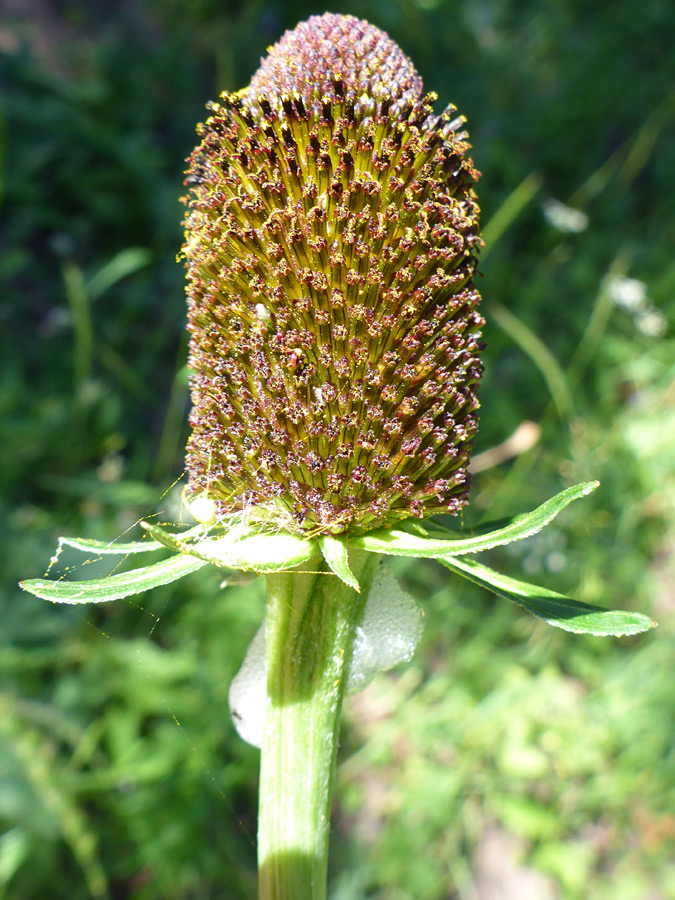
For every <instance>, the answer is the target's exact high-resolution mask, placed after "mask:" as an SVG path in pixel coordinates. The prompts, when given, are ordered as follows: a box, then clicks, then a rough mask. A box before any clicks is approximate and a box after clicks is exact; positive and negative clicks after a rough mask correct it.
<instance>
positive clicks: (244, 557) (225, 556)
mask: <svg viewBox="0 0 675 900" xmlns="http://www.w3.org/2000/svg"><path fill="white" fill-rule="evenodd" d="M180 546H181V550H182V552H183V553H189V554H191V555H193V556H196V557H197V559H202V560H204V562H209V563H213V565H215V566H224V567H225V568H228V569H242V570H243V571H244V572H259V573H261V574H263V573H269V572H285V571H287V570H288V569H294V568H295V567H296V566H299V565H302V563H305V562H308V561H309V560H310V559H313V558H315V557H316V556H317V555H318V551H319V548H318V546H317V542H316V541H313V540H311V541H310V540H306V539H305V538H301V537H298V536H297V535H294V534H290V533H289V532H286V531H280V532H278V533H277V534H262V533H260V532H254V531H251V530H250V529H247V528H244V529H242V530H239V529H233V530H232V531H231V532H228V533H227V534H226V535H224V536H223V537H219V538H209V539H207V540H203V541H198V542H197V543H195V544H186V543H183V542H182V541H181V543H180Z"/></svg>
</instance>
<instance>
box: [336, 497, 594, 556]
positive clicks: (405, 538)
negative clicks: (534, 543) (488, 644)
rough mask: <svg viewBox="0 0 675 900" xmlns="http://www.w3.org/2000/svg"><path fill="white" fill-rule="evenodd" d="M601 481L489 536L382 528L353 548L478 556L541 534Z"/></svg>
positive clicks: (397, 553) (554, 500)
mask: <svg viewBox="0 0 675 900" xmlns="http://www.w3.org/2000/svg"><path fill="white" fill-rule="evenodd" d="M598 484H599V482H597V481H587V482H585V483H583V484H577V485H575V486H574V487H570V488H567V489H566V490H564V491H561V493H559V494H556V496H555V497H551V499H550V500H547V501H546V502H545V503H542V504H541V506H538V507H537V509H535V510H533V511H532V512H529V513H525V514H524V515H522V516H516V518H515V519H512V520H511V521H510V522H509V524H508V525H506V526H504V527H502V528H498V529H497V530H496V531H492V532H489V533H488V534H481V535H477V536H475V537H470V538H454V537H450V538H449V537H442V536H441V534H439V533H434V532H431V531H430V532H429V536H428V537H419V536H417V535H414V534H410V533H409V532H407V531H403V530H402V529H400V528H392V529H391V530H387V529H386V528H380V529H378V530H376V531H370V532H369V533H368V534H363V535H359V536H357V537H353V538H350V540H349V546H350V547H356V548H358V549H359V550H368V551H369V552H371V553H387V554H389V555H390V556H414V557H417V558H418V559H419V558H430V559H438V560H440V561H442V560H444V559H452V558H453V557H455V556H463V555H465V554H467V553H478V552H479V551H481V550H489V549H490V548H492V547H498V546H500V545H501V544H510V543H511V542H512V541H521V540H522V539H523V538H527V537H531V535H533V534H536V533H537V532H538V531H541V529H542V528H544V527H545V526H546V525H548V524H549V522H552V521H553V519H555V517H556V516H557V515H558V513H560V512H562V510H563V509H565V507H566V506H569V504H570V503H572V502H573V501H574V500H578V499H579V497H585V496H586V494H590V493H591V491H594V490H595V489H596V488H597V487H598Z"/></svg>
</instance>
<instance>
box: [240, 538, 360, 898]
mask: <svg viewBox="0 0 675 900" xmlns="http://www.w3.org/2000/svg"><path fill="white" fill-rule="evenodd" d="M377 561H378V557H377V556H376V555H375V554H372V553H363V552H354V553H353V554H350V564H351V567H352V570H353V572H354V574H355V575H356V577H357V578H358V579H359V582H360V584H361V588H362V591H361V593H360V594H359V593H357V592H356V591H354V590H352V589H351V588H349V587H348V586H347V585H346V584H344V583H343V582H342V581H340V580H339V579H338V578H336V577H335V576H334V575H333V574H331V573H330V572H329V570H328V569H327V566H326V564H325V563H324V562H323V561H321V562H319V561H318V560H317V563H316V565H315V566H313V568H315V569H316V570H317V571H315V572H312V573H309V572H300V571H292V572H282V573H277V574H274V575H268V576H267V625H266V633H265V635H266V636H265V640H266V654H267V702H268V705H267V709H266V713H265V731H264V737H263V745H262V757H261V763H260V814H259V825H258V863H259V888H260V892H259V900H325V897H326V873H327V857H328V833H329V827H330V804H331V796H332V790H333V776H334V769H335V755H336V751H337V744H338V736H339V730H340V714H341V711H342V698H343V696H344V691H345V686H346V681H347V674H348V671H349V662H350V660H351V653H352V647H353V643H354V634H355V631H356V626H357V625H358V623H359V621H360V618H361V616H362V614H363V606H364V603H365V598H366V596H367V594H368V589H369V587H370V582H371V580H372V577H373V573H374V571H375V568H376V566H377Z"/></svg>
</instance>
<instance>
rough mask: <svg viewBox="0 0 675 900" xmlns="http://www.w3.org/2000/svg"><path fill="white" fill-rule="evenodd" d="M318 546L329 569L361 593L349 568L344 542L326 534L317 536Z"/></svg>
mask: <svg viewBox="0 0 675 900" xmlns="http://www.w3.org/2000/svg"><path fill="white" fill-rule="evenodd" d="M319 546H320V547H321V552H322V553H323V558H324V559H325V560H326V562H327V563H328V565H329V566H330V568H331V571H332V572H333V573H334V574H335V575H337V577H338V578H339V579H341V580H342V581H344V583H345V584H348V585H349V587H351V588H354V590H355V591H358V592H359V593H361V585H360V584H359V582H358V581H357V579H356V576H355V575H354V573H353V572H352V570H351V569H350V568H349V558H348V554H347V544H346V542H345V541H343V540H340V538H336V537H333V536H332V535H329V534H326V535H323V536H322V537H320V538H319Z"/></svg>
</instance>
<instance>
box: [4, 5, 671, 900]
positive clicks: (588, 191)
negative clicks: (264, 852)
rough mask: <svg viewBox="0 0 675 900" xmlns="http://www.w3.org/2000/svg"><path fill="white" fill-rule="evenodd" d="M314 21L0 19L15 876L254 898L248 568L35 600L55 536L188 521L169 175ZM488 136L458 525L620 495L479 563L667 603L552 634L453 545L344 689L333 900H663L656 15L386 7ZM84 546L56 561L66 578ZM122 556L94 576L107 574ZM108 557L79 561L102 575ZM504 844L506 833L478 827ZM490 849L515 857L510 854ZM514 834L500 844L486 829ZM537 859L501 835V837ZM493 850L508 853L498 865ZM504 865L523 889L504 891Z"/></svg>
mask: <svg viewBox="0 0 675 900" xmlns="http://www.w3.org/2000/svg"><path fill="white" fill-rule="evenodd" d="M322 11H323V9H322V8H320V7H315V6H311V5H308V4H306V3H300V2H295V3H293V2H291V3H285V4H280V3H278V2H276V3H275V2H270V3H264V4H263V3H262V2H260V0H235V2H232V0H230V2H223V0H218V2H216V0H190V2H185V0H180V2H179V0H136V2H132V0H127V2H120V3H109V2H104V3H97V4H86V3H84V2H83V0H62V2H59V3H56V2H50V0H30V2H28V0H26V2H25V3H23V4H17V3H8V4H6V12H5V13H4V14H3V20H2V24H1V25H0V92H1V93H0V209H1V212H2V225H1V231H0V316H2V322H3V326H4V327H3V329H2V335H3V374H2V379H1V380H0V416H1V418H0V429H1V431H0V485H1V490H0V512H1V513H2V516H1V519H0V521H1V522H2V525H1V526H0V528H1V529H2V531H1V534H2V540H3V546H4V548H5V552H4V554H3V558H2V561H1V562H0V567H1V572H2V583H3V594H2V597H0V603H1V604H2V626H3V627H2V632H1V635H0V672H1V675H2V679H1V683H2V688H1V689H0V825H1V826H2V830H3V832H4V833H3V834H2V836H1V837H0V894H1V895H2V896H4V897H7V898H8V900H25V898H32V897H43V896H49V897H50V898H54V900H59V898H64V900H65V898H69V900H78V898H83V900H84V898H89V897H93V898H113V897H114V898H133V900H160V898H162V900H184V898H195V900H197V898H200V900H201V898H210V897H213V898H216V897H219V898H220V897H223V896H226V897H228V898H233V900H237V898H246V897H251V896H254V894H255V841H254V838H255V827H256V826H255V816H256V793H255V792H256V777H257V776H256V768H257V752H256V751H254V750H252V749H251V748H249V747H247V746H244V745H243V744H242V743H241V742H240V741H239V740H238V739H237V738H236V736H235V734H234V730H233V728H232V726H231V724H230V721H229V716H228V713H227V704H226V700H227V697H226V695H227V688H228V685H229V681H230V680H231V678H232V675H233V674H234V672H235V671H236V668H237V666H238V664H239V662H240V661H241V659H242V657H243V654H244V651H245V647H246V643H247V641H248V639H249V638H250V636H251V635H252V634H253V632H254V631H255V629H256V626H257V623H258V621H259V618H260V615H261V610H262V587H261V584H260V583H256V584H255V585H253V586H252V587H251V588H249V589H246V590H244V589H241V588H230V589H228V590H226V591H222V590H220V586H219V579H218V576H217V574H216V573H215V572H200V573H198V574H196V575H193V576H190V577H189V578H188V579H186V580H185V581H184V582H180V583H178V585H176V586H170V587H166V588H164V589H162V590H158V591H156V592H154V593H152V594H151V595H147V596H145V597H143V598H142V600H141V603H123V602H121V603H117V604H111V605H109V606H105V607H102V608H100V609H84V610H78V609H68V608H55V607H51V606H49V605H48V604H45V603H41V602H40V601H38V600H36V599H35V598H33V597H30V596H28V595H21V594H20V593H19V591H18V589H17V588H16V587H15V583H16V581H17V580H18V579H19V578H21V577H32V576H38V575H41V574H42V573H43V571H44V568H45V566H46V562H47V560H48V559H49V558H50V554H51V553H52V552H53V549H54V547H55V546H56V538H57V536H58V534H59V533H62V532H67V533H70V534H82V535H85V536H87V537H91V538H101V539H103V538H105V539H111V538H114V537H116V536H118V535H120V534H121V533H122V532H124V531H126V530H127V529H128V528H130V527H131V526H133V524H134V523H135V522H136V521H137V520H138V518H139V517H140V516H146V515H148V514H151V513H152V511H153V509H154V510H160V511H161V512H160V516H161V517H163V518H164V519H166V520H169V521H178V519H179V516H180V482H179V483H178V484H177V485H175V486H174V487H173V488H172V487H171V486H172V485H173V484H174V481H175V479H177V478H179V476H180V474H181V467H182V446H183V444H184V440H185V436H186V425H185V411H186V396H187V376H186V372H185V368H184V362H185V340H184V337H183V335H184V330H183V323H184V305H183V300H182V273H181V270H180V266H178V265H176V263H175V255H176V252H177V251H178V249H179V246H180V241H181V236H180V219H181V208H180V206H179V204H178V202H177V198H178V196H179V195H180V193H181V190H182V188H181V180H182V177H181V172H182V168H183V159H184V158H185V156H186V155H187V154H188V152H189V150H190V149H191V146H192V144H193V142H194V125H195V123H196V122H197V121H198V120H199V119H200V118H202V116H203V106H204V103H205V101H206V100H207V99H209V98H213V97H215V96H216V95H217V93H218V92H219V91H220V90H222V89H224V88H237V87H240V86H242V85H244V84H245V83H246V82H247V81H248V79H249V78H250V75H251V74H252V72H253V70H254V69H255V67H256V65H257V60H258V59H259V57H260V56H261V55H262V54H263V53H264V51H265V48H266V46H267V45H269V44H270V43H272V42H273V41H274V40H276V39H277V38H278V37H279V36H280V34H281V32H282V31H283V30H284V29H285V28H289V27H293V25H294V24H295V23H296V22H297V21H298V20H300V19H303V18H306V17H307V15H309V14H311V13H315V12H322ZM340 11H342V12H350V13H354V14H356V15H360V16H365V17H367V18H369V19H370V20H371V21H373V22H374V23H375V24H377V25H379V26H380V27H383V28H385V29H386V30H388V31H389V33H390V34H391V36H392V37H393V38H394V39H395V40H397V41H398V42H399V43H400V44H401V45H402V46H403V47H404V49H405V50H406V51H407V52H408V53H409V54H410V55H411V57H412V58H413V59H414V61H415V63H416V64H417V66H418V67H419V69H420V71H421V73H422V75H423V76H424V79H425V84H426V85H427V86H428V87H429V88H430V89H436V90H437V91H438V93H439V94H440V98H441V102H444V103H445V102H449V101H452V102H454V103H456V104H457V106H458V107H459V109H460V110H461V112H463V113H465V114H466V115H467V117H468V119H469V126H470V131H471V136H472V141H473V144H474V147H475V160H476V163H477V165H478V167H479V169H481V170H482V171H483V173H484V174H483V178H482V180H481V182H480V185H479V187H480V197H481V203H482V208H483V210H484V221H485V223H486V237H487V239H488V246H487V248H486V254H485V256H484V261H483V263H482V266H481V269H482V272H483V274H484V278H483V279H482V288H483V291H484V294H485V307H484V308H485V312H486V316H487V318H488V325H487V328H486V336H487V339H488V343H489V347H488V351H487V354H486V363H487V373H486V376H485V381H484V387H483V389H482V402H483V416H482V423H481V432H480V438H479V443H478V447H477V450H478V451H483V450H486V449H488V448H490V447H493V446H494V445H496V444H499V443H500V442H501V441H503V440H504V439H505V438H506V437H508V435H509V434H511V433H512V432H513V431H514V429H515V428H516V427H517V426H518V425H519V424H521V423H522V422H524V421H533V422H536V423H537V424H538V426H539V427H540V429H541V438H540V441H539V443H538V444H537V445H536V446H535V447H533V448H532V449H530V450H529V451H527V452H524V453H522V454H521V455H520V456H519V457H518V459H516V460H515V461H513V462H506V463H503V464H501V465H498V466H496V467H492V468H489V469H486V470H485V471H482V472H480V473H479V474H478V475H477V476H476V479H475V487H474V502H473V504H472V506H471V508H470V511H469V512H468V513H467V515H466V516H465V524H467V525H470V524H471V523H472V522H476V521H478V520H479V519H482V518H486V517H487V518H498V517H500V516H503V515H507V514H512V513H515V512H518V511H521V510H524V509H526V508H528V507H531V506H534V505H536V504H537V503H538V502H540V501H542V500H543V499H545V498H546V497H548V496H550V495H551V494H553V493H555V492H556V491H557V490H559V489H560V488H561V487H563V486H565V485H566V484H569V483H572V482H574V481H581V480H585V479H589V478H599V479H600V480H601V481H602V488H601V489H600V490H599V491H598V492H597V493H596V494H595V495H593V496H592V497H590V498H586V499H585V500H584V501H583V508H582V506H581V504H580V505H578V506H577V505H575V507H574V508H573V509H572V510H570V511H569V512H568V513H566V514H565V516H564V517H563V518H562V520H561V524H560V525H559V524H557V523H556V525H555V526H553V527H551V528H549V529H548V530H547V531H545V532H543V533H542V534H541V535H539V536H537V537H535V538H533V539H531V540H529V541H528V542H526V543H525V544H523V545H515V547H514V549H512V550H509V551H504V552H503V553H501V554H497V553H496V552H495V553H494V554H491V557H492V558H491V559H490V560H489V562H490V563H491V564H494V565H495V566H497V567H502V568H503V569H504V570H505V571H508V572H510V573H512V574H514V575H516V576H517V575H518V574H519V572H521V571H525V572H526V573H527V575H528V576H530V577H533V578H535V579H539V580H540V581H541V582H542V583H545V584H547V585H548V586H550V587H553V588H556V589H562V590H569V591H570V592H574V593H575V594H576V596H578V597H579V598H580V599H584V600H587V601H590V602H594V603H599V604H603V603H607V604H610V603H611V604H612V605H615V606H622V605H623V606H626V607H628V608H636V609H640V610H642V611H645V612H651V614H652V615H654V616H655V617H656V618H657V619H659V621H660V622H661V628H660V629H659V630H658V631H657V632H655V633H653V634H649V635H646V636H644V637H640V638H636V639H631V640H627V641H623V642H619V641H612V640H609V639H607V640H601V639H591V638H580V637H575V636H569V635H563V634H560V633H557V632H555V631H554V630H551V629H546V628H545V627H543V626H541V625H539V624H537V623H536V622H535V621H534V620H532V619H530V618H528V617H526V616H525V615H521V614H520V613H519V612H518V611H517V610H515V609H514V608H511V606H510V605H509V604H506V603H504V602H499V601H496V600H494V599H493V598H491V597H488V596H487V595H485V594H483V593H481V592H479V591H475V590H474V589H472V588H471V587H470V586H467V585H465V584H464V583H460V582H458V581H457V580H451V579H450V578H449V576H448V573H447V572H444V571H443V570H441V569H440V568H438V567H436V566H435V565H433V564H431V563H430V564H419V565H415V566H413V567H410V566H406V565H405V564H398V565H397V571H398V572H399V574H400V575H401V577H402V578H403V579H404V581H405V582H406V583H407V585H408V587H409V588H410V589H411V590H412V591H413V592H414V593H415V594H416V595H417V596H418V597H420V598H424V605H425V611H426V614H427V630H426V638H425V644H424V647H423V650H422V652H420V653H418V657H417V660H416V664H415V666H413V667H408V668H407V669H406V670H403V672H401V673H397V674H395V675H393V676H391V677H388V678H384V677H382V678H380V679H378V680H377V681H376V682H375V683H374V685H373V686H372V687H371V688H370V689H369V690H368V691H367V692H366V693H364V694H363V695H360V696H358V697H356V698H353V699H352V700H351V701H350V702H349V704H348V709H347V713H348V715H347V720H348V728H347V731H346V735H345V742H344V747H343V751H342V757H341V758H342V764H341V769H340V776H339V780H340V785H341V787H340V795H339V800H338V803H337V805H336V834H335V840H334V879H333V886H334V892H333V896H334V898H335V900H361V898H364V900H365V898H371V900H408V898H411V900H447V898H449V897H452V898H462V900H464V898H478V900H491V898H492V897H493V896H495V895H494V893H490V886H489V885H490V883H491V882H490V880H489V874H490V872H489V871H488V868H489V867H487V865H486V859H487V858H492V861H493V866H494V867H496V870H497V871H498V873H500V877H502V878H504V879H506V878H507V876H509V877H511V878H515V879H516V880H515V882H512V884H515V885H516V887H514V888H513V890H512V893H511V895H512V896H519V897H520V896H523V897H524V896H525V891H524V888H523V885H524V884H525V882H524V881H522V879H523V878H525V876H526V875H527V876H531V877H534V876H535V875H536V876H537V877H538V878H539V881H538V882H537V885H538V889H537V890H538V893H537V897H538V898H539V900H547V898H552V900H555V898H561V900H576V898H579V900H581V898H584V900H586V898H590V900H605V898H610V897H611V898H613V900H644V898H645V897H647V896H649V897H651V898H654V900H661V898H674V897H675V868H674V867H673V858H674V856H675V854H674V852H673V851H674V850H675V815H674V813H673V810H675V758H674V757H673V733H674V731H673V729H674V726H675V696H674V694H673V691H672V679H673V659H674V658H675V653H674V650H675V637H674V628H673V622H674V618H675V616H674V610H675V595H674V594H673V582H674V577H673V576H674V574H675V563H674V562H673V548H674V547H675V529H674V528H673V522H674V521H675V515H674V512H675V475H674V471H673V470H674V468H675V467H674V466H673V446H675V412H674V410H675V392H674V388H673V375H674V374H675V363H674V360H675V336H674V332H673V315H674V312H675V263H674V262H673V255H672V248H673V246H675V217H674V216H673V209H672V197H673V193H674V191H675V175H674V174H673V168H672V159H673V158H674V156H675V69H674V67H673V62H672V46H673V43H674V41H675V22H674V21H673V18H672V10H671V9H670V5H669V4H668V3H667V2H666V0H640V2H638V0H618V2H616V3H613V4H596V5H595V6H591V5H589V4H587V3H582V2H581V0H565V2H563V3H559V2H552V0H533V2H532V3H528V4H521V5H518V4H515V3H513V2H509V0H481V2H476V0H454V2H451V0H415V2H413V0H393V2H392V0H387V2H386V3H385V2H384V0H371V2H369V3H368V4H366V3H364V2H352V3H346V4H344V5H343V6H342V8H341V10H340ZM74 560H75V557H72V558H69V557H66V556H65V554H64V556H63V557H60V558H59V559H58V561H57V563H56V564H55V568H54V569H53V571H54V572H56V571H65V570H66V569H67V567H68V565H71V564H73V562H74ZM97 567H99V568H97ZM99 571H100V566H99V563H97V562H95V561H92V562H91V563H90V564H89V567H88V569H87V574H88V575H90V576H92V577H93V576H94V575H95V574H98V573H99ZM490 840H492V843H490V842H489V841H490ZM495 840H496V843H495ZM495 847H496V848H497V850H495V849H494V848H495ZM514 848H515V849H514ZM488 851H489V852H488ZM518 878H520V879H521V881H518Z"/></svg>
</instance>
